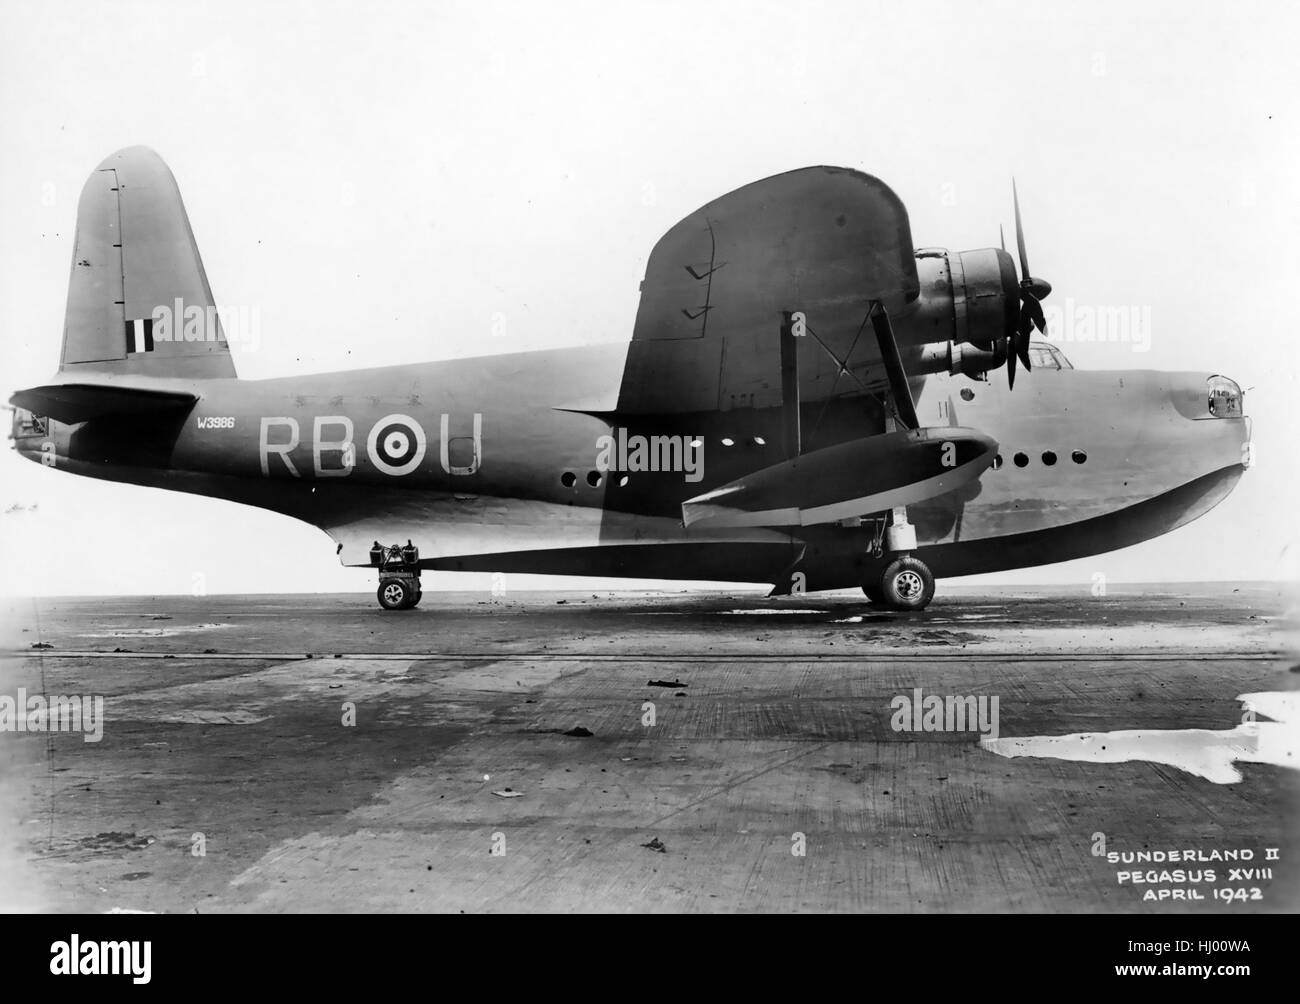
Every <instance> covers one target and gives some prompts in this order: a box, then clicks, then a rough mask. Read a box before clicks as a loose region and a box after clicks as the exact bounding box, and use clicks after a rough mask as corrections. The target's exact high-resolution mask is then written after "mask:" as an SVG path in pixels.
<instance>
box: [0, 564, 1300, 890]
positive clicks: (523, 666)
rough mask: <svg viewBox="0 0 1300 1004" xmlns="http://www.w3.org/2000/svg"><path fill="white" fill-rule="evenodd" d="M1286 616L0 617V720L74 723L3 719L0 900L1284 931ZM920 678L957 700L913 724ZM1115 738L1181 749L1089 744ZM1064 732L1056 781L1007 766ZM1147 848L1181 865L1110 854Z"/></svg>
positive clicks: (173, 604)
mask: <svg viewBox="0 0 1300 1004" xmlns="http://www.w3.org/2000/svg"><path fill="white" fill-rule="evenodd" d="M1293 603H1294V600H1293V599H1292V598H1291V597H1290V596H1289V595H1287V594H1286V593H1284V591H1283V589H1282V587H1280V586H1278V585H1276V584H1239V585H1233V584H1213V585H1193V586H1181V585H1180V586H1171V585H1161V586H1150V587H1137V586H1127V587H1114V586H1112V587H1111V589H1110V590H1109V592H1108V594H1107V595H1106V596H1102V597H1094V596H1091V595H1089V594H1088V592H1087V591H1086V590H1081V591H1079V592H1077V593H1075V594H1073V595H1067V594H1064V593H1062V592H1061V591H1060V590H1059V589H1058V590H1057V591H1056V592H1053V591H1051V590H1047V589H1002V590H988V589H975V588H973V587H967V588H962V587H953V586H949V585H946V584H941V586H940V593H939V596H938V598H937V599H936V600H935V602H934V604H933V605H932V606H931V607H930V609H929V610H927V611H925V612H923V613H920V614H898V613H891V612H885V611H881V610H878V609H875V608H872V607H870V606H868V605H866V604H865V603H864V602H863V601H862V599H861V597H860V596H859V597H853V596H850V595H848V594H843V595H839V594H836V595H830V596H793V597H782V598H779V599H772V600H769V599H765V598H762V597H759V596H756V595H752V594H720V593H712V592H705V593H701V592H691V593H686V592H683V593H655V594H631V593H617V594H611V593H602V594H599V595H595V596H593V595H592V594H591V593H510V594H507V595H505V596H498V597H494V596H491V595H488V594H485V593H473V594H471V593H441V594H440V593H432V592H426V593H425V596H424V600H423V603H422V605H421V607H420V608H419V609H418V610H415V611H404V612H395V613H387V612H384V611H381V610H380V609H379V608H378V607H377V606H376V605H375V604H374V598H373V596H372V595H361V594H357V595H319V596H212V597H156V598H149V597H126V598H83V599H77V598H67V599H55V600H49V599H41V600H28V599H24V600H0V702H3V700H4V697H5V696H7V697H9V698H12V699H13V701H12V702H11V703H12V704H13V706H14V708H15V709H18V710H19V711H21V708H22V707H23V703H22V702H21V701H19V697H20V696H23V695H26V700H27V704H26V707H28V708H30V707H32V705H31V696H30V695H85V696H86V697H87V698H88V700H87V703H86V705H85V707H86V709H87V712H88V714H87V718H86V719H85V720H83V722H82V723H81V731H53V730H51V729H50V728H49V727H47V726H49V725H51V724H52V723H54V722H55V717H54V716H52V715H49V714H46V715H44V716H42V714H41V713H40V712H39V711H37V712H35V713H34V714H29V715H28V716H27V718H26V720H25V723H24V730H23V731H17V730H16V729H17V727H18V726H17V724H16V722H17V718H18V717H21V714H20V713H16V714H11V715H10V717H9V720H8V724H3V723H0V726H2V727H4V728H6V729H7V731H3V732H0V874H3V876H4V879H3V881H2V882H0V908H4V909H9V910H15V909H17V910H55V911H71V910H76V911H92V912H94V911H108V910H151V911H168V912H193V911H198V912H201V913H208V912H231V911H290V912H296V911H450V912H458V911H464V912H467V913H469V912H484V911H491V912H501V911H517V910H523V911H566V912H567V911H609V912H622V911H695V912H698V911H754V912H757V911H762V912H791V911H837V912H845V911H873V912H875V911H897V912H921V911H925V912H937V911H1017V912H1022V911H1045V912H1057V911H1066V912H1094V911H1105V912H1133V913H1144V912H1152V913H1163V912H1184V911H1185V912H1224V913H1229V912H1261V911H1262V912H1277V911H1293V910H1295V909H1296V908H1297V906H1298V905H1300V893H1298V892H1297V890H1298V888H1300V881H1298V878H1300V867H1298V865H1297V860H1298V855H1300V841H1297V839H1296V836H1297V833H1298V832H1300V827H1297V821H1298V819H1297V811H1296V810H1297V807H1298V806H1300V797H1298V796H1300V773H1297V771H1296V769H1294V764H1292V763H1291V760H1290V757H1291V755H1292V751H1294V750H1295V748H1296V736H1297V730H1300V723H1298V722H1297V721H1296V719H1295V718H1294V717H1292V718H1290V719H1289V720H1287V721H1278V719H1277V718H1276V717H1274V718H1273V719H1272V720H1270V719H1269V716H1270V715H1276V714H1277V712H1275V711H1273V710H1271V709H1273V708H1275V707H1276V706H1277V702H1278V701H1285V700H1291V699H1292V697H1291V696H1290V694H1291V692H1292V691H1293V690H1294V689H1295V686H1296V684H1297V682H1300V673H1297V667H1296V660H1295V658H1294V656H1293V655H1292V654H1291V649H1290V637H1289V635H1288V634H1287V627H1288V624H1287V623H1286V621H1287V619H1288V618H1290V617H1293V614H1292V613H1291V608H1292V606H1293ZM36 646H48V647H39V648H38V647H36ZM662 684H667V685H662ZM918 689H919V691H920V692H919V693H918ZM1246 694H1256V695H1259V694H1263V695H1266V696H1267V697H1268V700H1265V701H1263V703H1260V702H1259V701H1256V702H1255V705H1254V706H1255V708H1256V709H1257V710H1259V711H1260V712H1261V713H1260V714H1259V715H1258V716H1256V715H1254V714H1253V713H1252V712H1251V711H1250V707H1251V702H1250V701H1245V702H1243V701H1241V700H1238V698H1239V697H1240V696H1241V695H1246ZM933 695H938V696H939V697H941V698H943V697H950V698H958V699H959V700H958V701H956V702H952V701H950V702H948V705H946V706H945V707H948V708H949V710H950V709H951V706H952V705H953V704H954V703H956V704H960V703H961V702H962V701H966V700H967V699H968V698H970V699H972V700H969V701H968V702H967V703H966V704H965V707H968V708H971V709H974V708H976V707H977V706H979V707H980V709H981V710H982V711H983V712H984V713H985V716H984V718H982V719H978V721H977V720H976V718H975V717H972V719H970V720H967V721H965V722H964V723H963V722H961V721H953V720H951V717H950V718H949V719H947V720H944V719H943V717H942V714H940V715H939V716H937V717H936V718H933V719H930V720H928V721H927V720H925V719H923V716H922V714H921V708H923V707H926V706H927V704H926V702H925V701H924V698H925V697H926V696H933ZM1277 695H1283V696H1277ZM95 697H102V698H103V704H102V709H103V710H102V720H99V721H97V723H96V724H97V726H98V727H101V728H102V738H100V739H99V741H89V742H88V741H86V739H87V738H92V739H93V738H94V736H93V734H90V733H92V732H93V731H94V730H93V729H92V728H91V725H90V717H91V716H90V714H89V711H90V708H91V707H92V706H93V701H94V698H95ZM994 698H996V705H994V703H993V699H994ZM900 702H901V703H900ZM908 702H911V703H914V704H916V705H917V707H916V708H915V709H912V708H911V703H908ZM900 707H901V708H903V709H905V710H901V711H900ZM994 710H996V718H994V717H993V713H994ZM1255 721H1258V722H1259V724H1255ZM994 722H996V730H992V725H993V723H994ZM64 724H65V725H67V724H68V723H67V722H65V723H64ZM957 726H960V728H958V727H957ZM575 730H576V731H577V733H578V734H570V733H572V732H574V731H575ZM1121 730H1130V731H1131V730H1139V731H1140V732H1141V735H1138V736H1136V747H1138V748H1142V743H1143V742H1145V741H1146V740H1147V739H1149V738H1151V736H1150V734H1151V733H1158V734H1159V736H1160V737H1166V738H1162V739H1161V740H1160V741H1161V743H1162V744H1163V745H1162V746H1161V748H1162V749H1165V748H1166V747H1171V744H1172V746H1177V747H1178V749H1179V750H1180V751H1182V752H1177V753H1175V754H1154V753H1153V754H1151V756H1152V757H1153V759H1150V760H1148V759H1125V760H1121V761H1120V762H1105V761H1104V760H1097V759H1095V757H1097V756H1103V754H1101V753H1099V752H1097V751H1098V750H1104V749H1106V748H1107V746H1108V741H1107V737H1106V736H1103V735H1099V734H1100V733H1109V732H1114V731H1121ZM1186 730H1195V731H1186ZM1261 730H1262V731H1261ZM588 732H589V733H590V735H586V734H583V733H588ZM1167 732H1168V733H1171V734H1172V733H1174V732H1177V735H1175V736H1173V737H1172V738H1168V737H1167V736H1166V733H1167ZM1263 732H1267V733H1268V735H1269V736H1271V738H1270V739H1268V741H1267V742H1265V740H1264V739H1262V738H1260V736H1261V735H1262V734H1263ZM1076 733H1087V734H1089V735H1090V738H1089V739H1088V740H1087V742H1088V743H1089V745H1088V747H1087V750H1088V752H1087V753H1086V755H1085V754H1080V755H1082V756H1085V758H1084V759H1082V760H1070V759H1062V758H1059V757H1057V756H1055V755H1028V756H1025V755H1008V754H1007V753H1006V750H1005V749H1004V747H1005V745H1006V743H1007V741H1008V740H1010V739H1017V738H1020V737H1058V736H1072V735H1073V734H1076ZM1242 734H1245V735H1246V737H1247V738H1246V739H1244V740H1243V739H1240V738H1239V737H1240V736H1241V735H1242ZM1215 735H1219V736H1227V737H1228V738H1226V739H1222V740H1221V741H1220V746H1221V747H1224V748H1227V749H1228V753H1227V754H1226V755H1227V756H1228V758H1229V759H1232V758H1234V757H1235V758H1236V762H1235V769H1234V768H1233V766H1232V764H1231V763H1229V764H1227V767H1226V774H1225V771H1224V770H1223V769H1221V768H1223V766H1224V765H1223V764H1220V765H1219V768H1216V769H1215V770H1216V771H1217V774H1218V775H1220V776H1218V779H1217V780H1211V779H1210V775H1212V774H1214V772H1210V771H1207V772H1204V773H1205V774H1206V775H1207V776H1202V775H1201V774H1198V773H1197V772H1196V762H1195V754H1196V750H1195V749H1194V750H1192V754H1189V755H1192V760H1191V761H1190V763H1191V766H1190V767H1189V766H1187V765H1185V764H1183V763H1182V760H1181V759H1180V758H1181V757H1183V755H1184V752H1186V749H1187V748H1188V747H1189V744H1190V747H1198V744H1202V740H1204V742H1206V743H1209V742H1213V741H1218V740H1209V739H1206V738H1205V737H1209V736H1215ZM995 739H996V741H992V742H991V741H990V740H995ZM1166 739H1168V741H1166ZM1078 741H1079V742H1082V741H1083V740H1078ZM1039 742H1040V745H1041V742H1043V740H1039ZM1046 742H1047V743H1048V744H1049V745H1051V744H1052V740H1050V739H1048V740H1046ZM1075 742H1076V739H1074V738H1071V739H1070V740H1068V741H1067V745H1069V746H1070V748H1072V749H1073V748H1075V747H1074V746H1073V744H1074V743H1075ZM999 744H1001V745H999ZM1058 745H1059V744H1058ZM1134 745H1135V743H1134V735H1132V734H1130V735H1129V736H1128V739H1127V740H1126V745H1125V746H1124V747H1123V748H1124V749H1126V750H1128V749H1130V748H1132V747H1134ZM1265 746H1267V747H1268V749H1269V750H1271V751H1272V752H1261V750H1263V749H1264V748H1265ZM1198 748H1199V747H1198ZM999 749H1002V754H1001V755H1000V754H999V752H997V750H999ZM1279 749H1280V750H1281V751H1282V752H1281V753H1278V752H1277V751H1278V750H1279ZM1104 755H1108V756H1116V755H1119V754H1116V753H1115V750H1114V748H1112V749H1111V751H1110V753H1109V754H1104ZM1122 755H1123V756H1126V757H1127V756H1130V755H1131V754H1130V753H1124V754H1122ZM1161 756H1164V758H1165V762H1160V760H1161ZM1089 757H1092V758H1094V759H1088V758H1089ZM1270 757H1272V758H1273V759H1272V761H1269V758H1270ZM1261 759H1262V760H1263V761H1265V762H1260V761H1261ZM1229 776H1238V777H1239V779H1238V780H1236V781H1231V780H1227V777H1229ZM1270 849H1271V850H1270ZM1143 851H1145V852H1147V853H1148V854H1151V853H1154V852H1161V853H1165V854H1168V852H1171V851H1172V852H1175V853H1176V854H1178V855H1179V856H1180V858H1181V860H1179V861H1176V862H1170V861H1164V862H1161V861H1160V860H1159V857H1158V856H1157V858H1156V859H1155V860H1154V862H1153V863H1138V864H1134V863H1126V861H1125V859H1124V858H1122V857H1121V858H1119V859H1118V860H1115V861H1112V860H1108V858H1107V857H1106V854H1107V853H1114V854H1119V855H1131V854H1133V853H1136V852H1143ZM1247 852H1249V853H1250V859H1249V860H1248V859H1247V858H1246V856H1245V855H1246V853H1247ZM1189 853H1190V854H1192V855H1194V856H1193V857H1192V859H1191V860H1190V861H1188V860H1186V859H1187V857H1188V855H1189ZM1227 856H1231V857H1232V858H1233V860H1224V858H1225V857H1227ZM1261 869H1262V870H1261ZM1208 870H1214V871H1215V873H1216V874H1215V876H1214V878H1213V880H1211V879H1210V878H1209V877H1207V875H1206V872H1207V871H1208ZM1133 871H1136V872H1137V873H1138V875H1139V876H1140V877H1141V878H1142V879H1144V881H1137V880H1136V879H1134V878H1133V877H1132V876H1131V875H1129V877H1127V878H1126V877H1125V874H1127V873H1129V872H1133ZM1122 873H1123V874H1122ZM1193 876H1195V878H1193ZM1239 889H1240V890H1241V892H1240V893H1238V892H1237V891H1236V890H1239ZM1175 890H1181V894H1180V895H1175ZM1224 890H1227V892H1226V893H1225V892H1224ZM1162 893H1163V895H1162ZM1149 894H1150V895H1149ZM1198 895H1199V896H1200V897H1201V898H1199V899H1198V898H1195V897H1196V896H1198Z"/></svg>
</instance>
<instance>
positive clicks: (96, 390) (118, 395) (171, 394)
mask: <svg viewBox="0 0 1300 1004" xmlns="http://www.w3.org/2000/svg"><path fill="white" fill-rule="evenodd" d="M197 400H198V396H197V395H196V394H191V393H189V392H187V391H175V390H156V389H154V388H144V387H131V386H125V385H123V386H119V385H115V384H94V383H56V384H47V385H46V386H44V387H30V388H28V389H27V390H20V391H18V392H17V393H15V394H14V395H13V397H11V398H10V399H9V403H10V404H12V405H14V406H16V407H19V408H26V409H27V410H28V411H30V412H32V413H33V414H35V415H43V416H46V417H48V418H52V419H54V420H55V421H58V422H64V423H66V424H68V425H75V424H76V423H78V422H88V421H90V420H91V419H92V418H105V417H107V416H110V415H114V416H117V415H149V414H158V413H160V412H166V411H173V410H176V409H179V408H189V407H190V406H192V405H193V404H194V402H195V401H197Z"/></svg>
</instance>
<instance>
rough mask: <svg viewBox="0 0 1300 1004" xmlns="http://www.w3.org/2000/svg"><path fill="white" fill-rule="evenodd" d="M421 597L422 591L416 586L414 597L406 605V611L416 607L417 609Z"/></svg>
mask: <svg viewBox="0 0 1300 1004" xmlns="http://www.w3.org/2000/svg"><path fill="white" fill-rule="evenodd" d="M423 596H424V590H423V589H421V588H419V587H418V586H417V587H416V589H415V596H414V597H412V599H411V602H410V603H408V604H406V609H407V610H414V609H415V608H416V607H418V606H419V605H420V599H421V598H422V597H423Z"/></svg>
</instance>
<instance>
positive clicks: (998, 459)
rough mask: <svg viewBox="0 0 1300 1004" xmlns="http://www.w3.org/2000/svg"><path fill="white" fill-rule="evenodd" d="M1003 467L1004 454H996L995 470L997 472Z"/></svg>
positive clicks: (994, 460) (994, 459) (994, 458)
mask: <svg viewBox="0 0 1300 1004" xmlns="http://www.w3.org/2000/svg"><path fill="white" fill-rule="evenodd" d="M1001 466H1002V454H1000V453H999V454H996V455H995V456H994V457H993V469H994V470H995V471H996V470H998V469H999V468H1001Z"/></svg>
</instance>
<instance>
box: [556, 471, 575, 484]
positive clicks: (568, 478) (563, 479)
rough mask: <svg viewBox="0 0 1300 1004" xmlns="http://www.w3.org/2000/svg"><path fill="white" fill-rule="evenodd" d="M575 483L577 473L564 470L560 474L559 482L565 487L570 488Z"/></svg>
mask: <svg viewBox="0 0 1300 1004" xmlns="http://www.w3.org/2000/svg"><path fill="white" fill-rule="evenodd" d="M577 483H578V475H576V474H574V473H573V471H565V472H564V473H563V474H561V475H560V484H562V485H564V487H565V488H572V487H573V486H574V485H576V484H577Z"/></svg>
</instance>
